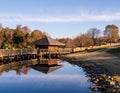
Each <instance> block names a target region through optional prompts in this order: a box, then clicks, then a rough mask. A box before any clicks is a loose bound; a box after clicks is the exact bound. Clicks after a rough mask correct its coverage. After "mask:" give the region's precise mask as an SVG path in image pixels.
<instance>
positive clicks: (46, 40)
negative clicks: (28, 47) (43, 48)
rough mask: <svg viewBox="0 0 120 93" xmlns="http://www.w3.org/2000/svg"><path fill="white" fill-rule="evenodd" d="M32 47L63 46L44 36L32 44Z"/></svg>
mask: <svg viewBox="0 0 120 93" xmlns="http://www.w3.org/2000/svg"><path fill="white" fill-rule="evenodd" d="M33 44H34V45H58V46H65V44H63V43H61V42H59V41H57V40H55V39H52V38H51V37H50V36H45V37H43V38H41V39H39V40H37V41H35V42H33Z"/></svg>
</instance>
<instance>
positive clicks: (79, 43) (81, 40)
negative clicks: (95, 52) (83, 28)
mask: <svg viewBox="0 0 120 93" xmlns="http://www.w3.org/2000/svg"><path fill="white" fill-rule="evenodd" d="M74 44H75V45H76V47H88V46H91V45H93V40H92V38H91V37H90V36H89V35H88V34H81V35H79V36H77V37H76V38H75V39H74Z"/></svg>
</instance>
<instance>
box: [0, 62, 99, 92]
mask: <svg viewBox="0 0 120 93" xmlns="http://www.w3.org/2000/svg"><path fill="white" fill-rule="evenodd" d="M57 62H58V64H57V63H56V64H55V62H54V64H49V65H44V63H45V62H43V63H42V65H41V64H40V62H37V60H36V61H34V62H33V61H30V62H27V61H25V62H14V63H10V64H4V65H0V73H1V75H0V93H101V92H94V91H91V90H90V89H89V87H90V86H91V85H93V84H92V83H91V82H87V80H88V77H86V75H85V72H84V71H83V69H82V68H81V67H78V66H76V65H71V64H70V63H69V62H66V61H61V60H58V61H57ZM45 64H46V63H45Z"/></svg>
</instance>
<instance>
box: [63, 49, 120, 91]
mask: <svg viewBox="0 0 120 93" xmlns="http://www.w3.org/2000/svg"><path fill="white" fill-rule="evenodd" d="M111 49H113V48H108V49H104V50H99V51H94V52H90V53H84V54H80V53H73V54H69V55H66V56H65V57H64V58H63V59H64V60H66V61H68V62H69V63H71V64H74V65H77V66H79V67H82V68H83V70H84V71H85V72H86V76H88V77H89V78H90V79H89V80H88V81H90V82H93V83H94V84H95V85H94V86H90V89H91V90H93V91H101V92H103V93H118V92H120V57H118V56H115V55H112V54H110V53H108V52H107V51H108V50H111Z"/></svg>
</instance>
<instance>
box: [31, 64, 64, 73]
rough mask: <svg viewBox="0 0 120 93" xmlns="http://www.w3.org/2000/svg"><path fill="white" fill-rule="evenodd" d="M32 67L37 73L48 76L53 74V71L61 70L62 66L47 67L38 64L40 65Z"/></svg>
mask: <svg viewBox="0 0 120 93" xmlns="http://www.w3.org/2000/svg"><path fill="white" fill-rule="evenodd" d="M31 67H32V68H33V69H35V70H37V71H40V72H43V73H46V74H47V73H50V72H53V71H55V70H57V69H59V68H61V67H62V66H61V65H52V66H45V65H40V64H38V65H34V66H31Z"/></svg>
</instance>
